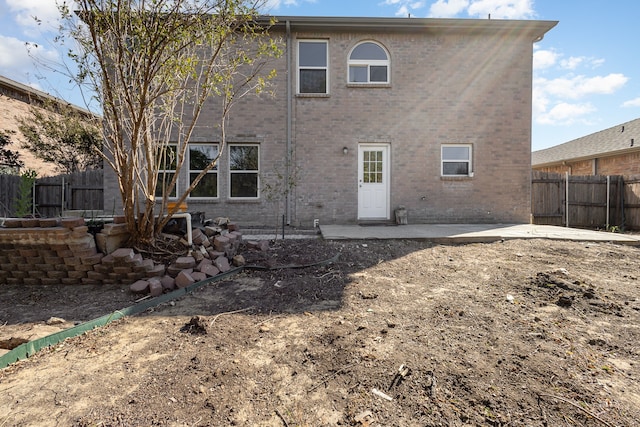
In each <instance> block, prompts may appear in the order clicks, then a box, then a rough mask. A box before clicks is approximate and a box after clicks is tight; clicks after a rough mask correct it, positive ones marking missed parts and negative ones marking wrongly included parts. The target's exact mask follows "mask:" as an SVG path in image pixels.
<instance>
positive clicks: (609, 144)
mask: <svg viewBox="0 0 640 427" xmlns="http://www.w3.org/2000/svg"><path fill="white" fill-rule="evenodd" d="M638 150H640V118H639V119H635V120H631V121H629V122H626V123H622V124H619V125H617V126H613V127H610V128H609V129H605V130H601V131H600V132H596V133H592V134H590V135H586V136H583V137H581V138H578V139H574V140H572V141H569V142H565V143H564V144H560V145H556V146H554V147H550V148H546V149H544V150H538V151H534V152H533V153H531V165H532V166H533V167H540V166H546V165H552V164H556V163H559V162H563V161H568V160H571V161H579V160H588V159H593V158H598V157H608V156H613V155H618V154H625V153H628V152H633V151H638Z"/></svg>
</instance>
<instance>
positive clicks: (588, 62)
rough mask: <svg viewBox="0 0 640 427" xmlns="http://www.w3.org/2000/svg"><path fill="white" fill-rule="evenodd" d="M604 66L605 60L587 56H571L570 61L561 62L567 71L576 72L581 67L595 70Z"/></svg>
mask: <svg viewBox="0 0 640 427" xmlns="http://www.w3.org/2000/svg"><path fill="white" fill-rule="evenodd" d="M602 64H604V59H599V58H591V57H587V56H570V57H569V58H568V59H563V60H562V61H560V66H561V67H562V68H564V69H566V70H575V69H576V68H578V67H579V66H581V65H583V66H585V67H588V68H591V69H594V68H598V67H599V66H601V65H602Z"/></svg>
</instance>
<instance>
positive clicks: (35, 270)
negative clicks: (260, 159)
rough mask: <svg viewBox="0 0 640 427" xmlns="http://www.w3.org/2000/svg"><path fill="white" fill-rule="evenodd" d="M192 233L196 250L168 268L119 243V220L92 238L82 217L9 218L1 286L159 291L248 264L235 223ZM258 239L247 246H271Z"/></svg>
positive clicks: (2, 233)
mask: <svg viewBox="0 0 640 427" xmlns="http://www.w3.org/2000/svg"><path fill="white" fill-rule="evenodd" d="M228 225H230V224H228ZM231 230H233V231H231ZM192 233H193V244H194V246H195V249H194V250H193V251H192V252H191V254H190V255H189V256H187V257H180V258H178V259H177V260H176V261H175V262H174V263H173V264H171V265H169V266H168V267H166V268H165V266H164V265H162V264H156V263H154V262H153V261H152V260H151V259H144V258H143V257H142V255H140V254H138V253H135V252H134V250H133V249H131V248H121V247H118V246H119V245H120V244H121V243H123V242H124V241H125V240H126V238H127V237H128V233H127V232H126V225H125V224H123V223H121V222H116V223H114V224H105V226H104V228H103V230H102V232H101V233H98V234H97V236H96V238H94V236H93V235H92V234H90V233H89V229H88V227H87V226H86V225H85V222H84V219H83V218H62V219H60V218H54V219H50V218H47V219H37V218H29V219H13V218H12V219H7V220H5V223H4V227H0V284H25V285H58V284H63V285H79V284H85V285H102V284H117V285H131V290H132V291H133V292H139V293H146V292H149V293H151V294H152V295H157V294H159V293H162V292H163V291H164V290H170V289H173V288H174V287H184V286H188V285H189V284H191V283H194V282H197V281H200V280H204V279H205V278H207V277H212V276H215V275H217V274H219V273H224V272H226V271H228V270H229V269H230V268H231V265H232V264H233V265H234V266H240V265H243V264H244V258H243V257H242V255H238V251H239V248H240V244H241V242H242V232H240V231H239V230H237V227H236V226H235V224H233V225H232V226H231V227H227V228H226V229H222V228H221V227H205V228H204V231H201V230H200V229H197V228H194V229H193V230H192ZM176 238H179V237H176ZM96 239H97V240H98V246H99V247H100V249H102V252H100V251H98V247H96ZM260 243H266V242H248V243H247V246H248V248H249V249H257V250H266V249H268V244H263V245H260ZM104 249H106V250H104ZM103 252H105V253H106V255H105V253H103ZM138 288H139V289H138Z"/></svg>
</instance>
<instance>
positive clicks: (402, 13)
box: [396, 5, 409, 17]
mask: <svg viewBox="0 0 640 427" xmlns="http://www.w3.org/2000/svg"><path fill="white" fill-rule="evenodd" d="M408 15H409V8H408V7H407V6H406V5H402V6H400V9H398V10H397V12H396V16H404V17H406V16H408Z"/></svg>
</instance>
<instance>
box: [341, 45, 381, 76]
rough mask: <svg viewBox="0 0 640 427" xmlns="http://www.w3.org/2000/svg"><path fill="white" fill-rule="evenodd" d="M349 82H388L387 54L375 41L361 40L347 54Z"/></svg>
mask: <svg viewBox="0 0 640 427" xmlns="http://www.w3.org/2000/svg"><path fill="white" fill-rule="evenodd" d="M349 83H374V84H385V83H389V55H388V54H387V51H386V50H385V49H384V48H383V47H382V46H380V45H379V44H377V43H374V42H362V43H360V44H358V45H356V46H355V47H354V48H353V49H352V50H351V53H350V54H349Z"/></svg>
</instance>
